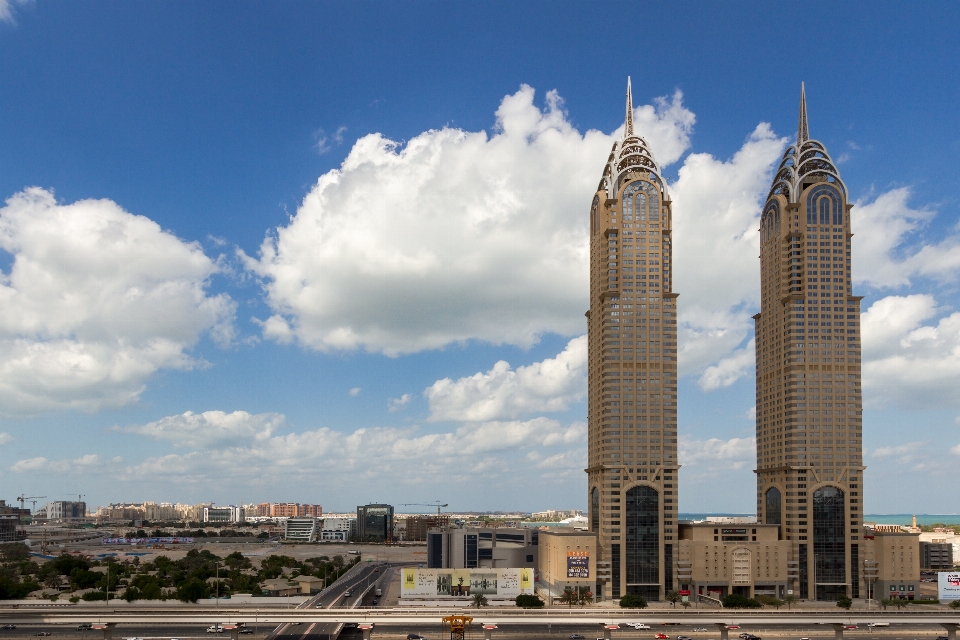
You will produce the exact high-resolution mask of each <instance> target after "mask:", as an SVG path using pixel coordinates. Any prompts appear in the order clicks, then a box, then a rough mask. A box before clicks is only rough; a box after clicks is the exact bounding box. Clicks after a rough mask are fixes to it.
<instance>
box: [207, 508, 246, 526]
mask: <svg viewBox="0 0 960 640" xmlns="http://www.w3.org/2000/svg"><path fill="white" fill-rule="evenodd" d="M245 520H246V514H245V513H244V510H243V507H237V506H234V505H230V506H228V507H214V506H212V505H211V506H209V507H204V508H203V521H204V522H244V521H245Z"/></svg>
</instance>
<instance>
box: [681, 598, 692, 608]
mask: <svg viewBox="0 0 960 640" xmlns="http://www.w3.org/2000/svg"><path fill="white" fill-rule="evenodd" d="M680 606H681V607H683V608H684V609H686V608H688V607H689V606H690V601H689V600H683V601H682V602H681V603H680Z"/></svg>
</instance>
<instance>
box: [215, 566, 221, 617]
mask: <svg viewBox="0 0 960 640" xmlns="http://www.w3.org/2000/svg"><path fill="white" fill-rule="evenodd" d="M215 564H216V565H217V609H219V608H220V562H219V561H217V562H216V563H215Z"/></svg>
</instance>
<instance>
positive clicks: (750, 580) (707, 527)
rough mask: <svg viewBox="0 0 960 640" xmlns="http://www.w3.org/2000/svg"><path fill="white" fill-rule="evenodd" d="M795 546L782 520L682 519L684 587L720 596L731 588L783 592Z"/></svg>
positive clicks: (680, 558) (755, 592)
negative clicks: (783, 536)
mask: <svg viewBox="0 0 960 640" xmlns="http://www.w3.org/2000/svg"><path fill="white" fill-rule="evenodd" d="M791 552H792V549H791V544H790V543H789V542H787V541H786V540H780V538H779V527H778V526H777V525H763V524H756V523H746V524H743V523H738V524H719V523H712V522H696V523H688V522H681V523H680V542H679V552H678V554H677V583H678V589H679V590H680V591H681V592H683V591H690V593H691V595H701V596H708V597H712V598H715V599H717V600H722V599H723V597H724V596H727V595H729V594H731V593H736V594H739V595H743V596H747V597H750V598H752V597H755V596H758V595H767V596H776V597H780V598H782V597H784V596H785V595H786V594H787V591H788V587H789V581H788V576H789V569H788V562H789V559H790V556H791Z"/></svg>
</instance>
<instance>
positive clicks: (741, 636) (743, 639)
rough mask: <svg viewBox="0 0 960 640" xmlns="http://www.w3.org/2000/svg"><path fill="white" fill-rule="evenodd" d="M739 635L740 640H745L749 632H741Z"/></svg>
mask: <svg viewBox="0 0 960 640" xmlns="http://www.w3.org/2000/svg"><path fill="white" fill-rule="evenodd" d="M739 637H740V639H741V640H747V638H749V637H750V634H749V633H741V634H740V636H739Z"/></svg>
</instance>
